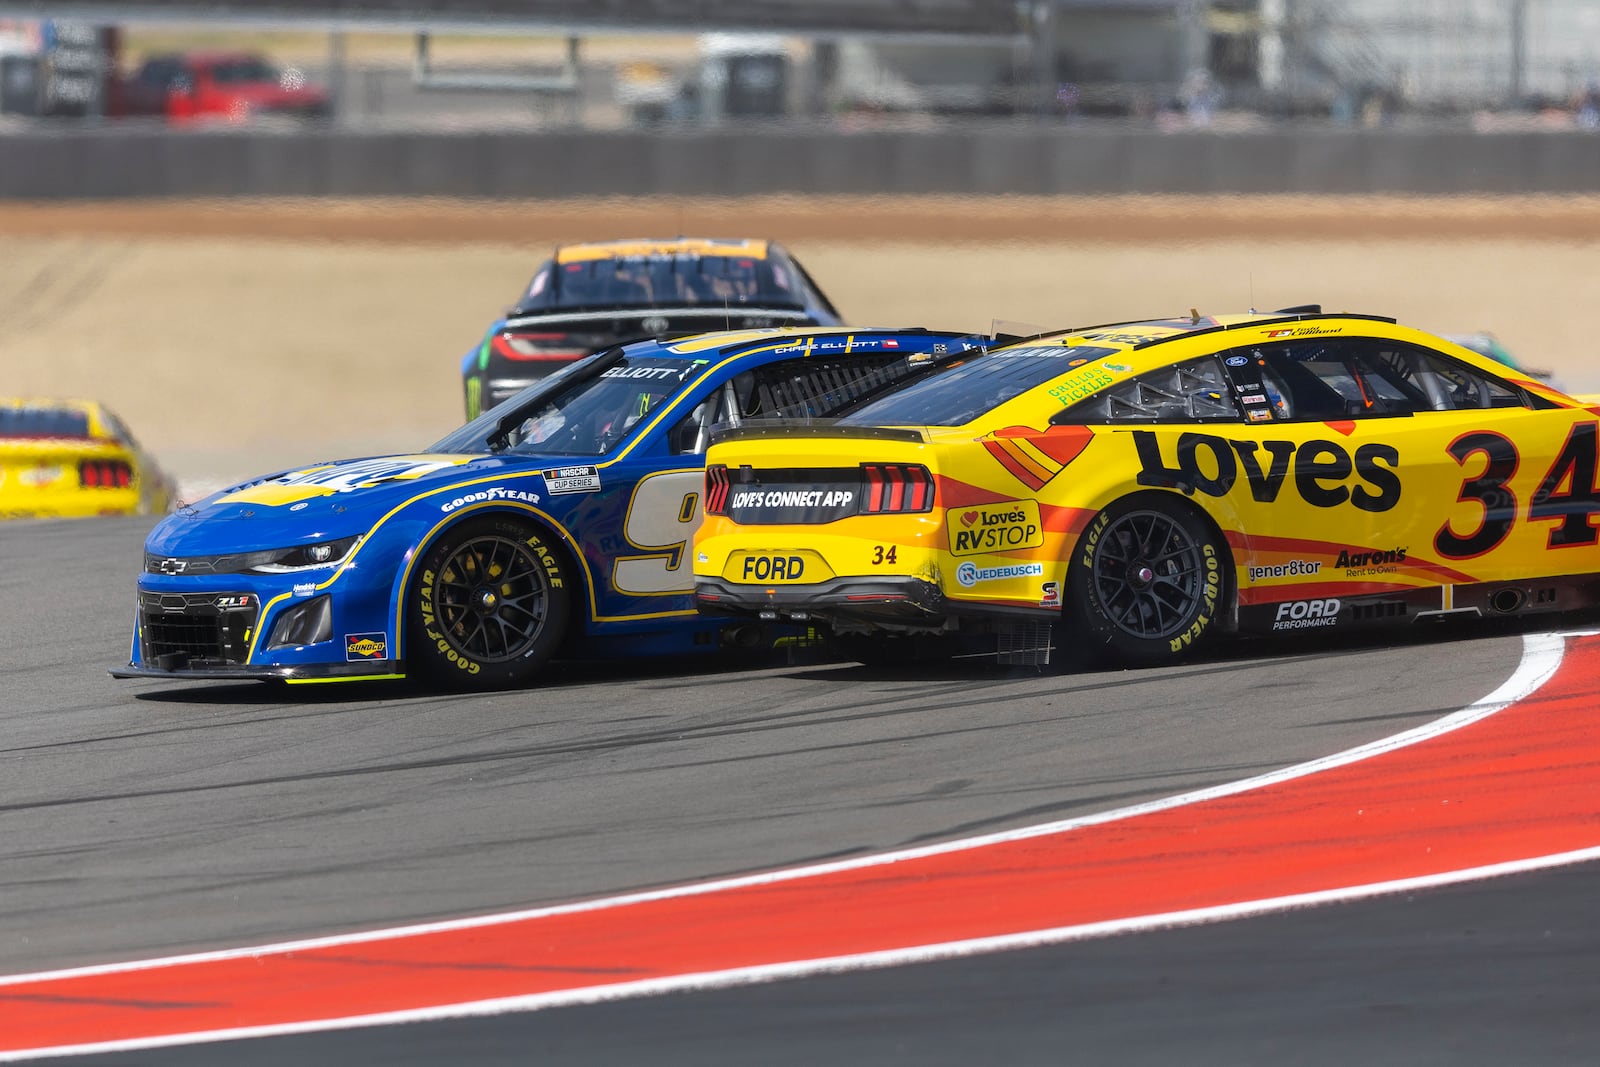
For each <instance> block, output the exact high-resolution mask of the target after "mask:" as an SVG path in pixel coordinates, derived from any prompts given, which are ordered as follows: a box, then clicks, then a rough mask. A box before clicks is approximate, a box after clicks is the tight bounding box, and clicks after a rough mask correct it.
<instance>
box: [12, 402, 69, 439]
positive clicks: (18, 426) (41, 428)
mask: <svg viewBox="0 0 1600 1067" xmlns="http://www.w3.org/2000/svg"><path fill="white" fill-rule="evenodd" d="M88 436H89V416H88V415H86V414H84V413H83V412H81V411H73V410H71V409H70V408H0V437H88Z"/></svg>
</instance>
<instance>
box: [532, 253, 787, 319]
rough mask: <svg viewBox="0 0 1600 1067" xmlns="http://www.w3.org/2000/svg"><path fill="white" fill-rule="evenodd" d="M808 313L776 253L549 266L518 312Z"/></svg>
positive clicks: (662, 255) (689, 255)
mask: <svg viewBox="0 0 1600 1067" xmlns="http://www.w3.org/2000/svg"><path fill="white" fill-rule="evenodd" d="M648 307H717V308H720V307H726V308H728V309H730V310H732V309H736V308H741V307H763V308H782V309H800V308H802V307H804V300H803V298H802V295H801V292H800V282H799V279H798V278H796V277H795V271H794V270H793V268H792V267H791V266H790V265H789V264H788V263H785V262H784V261H782V260H781V259H779V258H777V257H775V256H768V257H764V258H761V257H756V256H703V255H700V254H698V253H693V252H670V253H652V254H649V255H635V256H615V257H611V258H607V259H595V260H584V261H581V262H577V263H557V262H555V261H554V260H551V261H549V262H547V263H545V264H544V265H543V266H541V267H540V268H539V270H538V273H536V274H535V275H534V276H533V281H532V282H530V283H529V285H528V288H527V289H526V290H525V291H524V292H523V293H522V295H521V296H520V297H519V298H518V299H517V304H516V306H515V307H514V308H513V309H512V314H530V313H533V312H547V311H593V310H598V309H604V308H648Z"/></svg>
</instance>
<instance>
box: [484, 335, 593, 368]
mask: <svg viewBox="0 0 1600 1067" xmlns="http://www.w3.org/2000/svg"><path fill="white" fill-rule="evenodd" d="M490 345H491V347H493V349H494V352H495V355H498V356H504V357H505V358H507V359H516V360H524V361H531V362H544V363H571V362H572V361H573V360H576V359H582V358H583V357H584V356H586V355H588V354H589V353H588V350H586V349H584V348H582V347H581V346H577V345H574V344H573V343H572V338H570V337H569V336H567V335H566V334H564V333H513V332H510V331H507V332H506V333H497V334H495V335H494V339H493V340H492V341H491V342H490Z"/></svg>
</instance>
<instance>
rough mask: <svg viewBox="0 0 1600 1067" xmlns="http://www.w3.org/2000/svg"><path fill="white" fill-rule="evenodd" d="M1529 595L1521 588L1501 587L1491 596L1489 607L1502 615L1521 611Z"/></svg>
mask: <svg viewBox="0 0 1600 1067" xmlns="http://www.w3.org/2000/svg"><path fill="white" fill-rule="evenodd" d="M1527 599H1528V595H1527V594H1526V593H1524V592H1523V591H1522V590H1520V589H1501V590H1499V591H1497V592H1496V593H1495V594H1494V595H1493V596H1491V597H1490V598H1489V607H1490V609H1491V610H1493V611H1495V612H1496V613H1498V614H1500V615H1510V614H1512V613H1514V612H1517V611H1520V610H1521V609H1522V605H1523V604H1524V603H1526V602H1527Z"/></svg>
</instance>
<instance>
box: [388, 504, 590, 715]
mask: <svg viewBox="0 0 1600 1067" xmlns="http://www.w3.org/2000/svg"><path fill="white" fill-rule="evenodd" d="M571 590H572V584H571V578H570V575H569V573H568V568H567V566H566V564H565V563H564V561H563V557H562V556H561V554H560V553H559V552H558V551H557V550H556V548H555V546H554V545H553V544H552V543H551V540H550V538H549V537H548V536H547V535H546V534H545V533H543V532H542V531H539V530H536V529H534V528H533V527H531V526H529V525H527V524H526V523H521V522H518V521H516V520H514V519H510V518H504V517H499V518H485V519H477V520H473V521H471V522H465V523H462V524H461V525H459V526H456V527H453V528H452V529H450V530H449V531H447V532H446V533H445V535H444V536H443V537H440V538H439V539H438V540H436V541H434V542H433V543H432V544H431V545H429V546H428V547H427V549H426V550H425V551H424V552H423V554H422V559H421V562H420V563H419V564H418V565H417V576H416V579H415V581H414V582H413V583H412V588H411V594H410V599H411V603H410V606H409V619H410V637H409V640H408V645H409V649H408V653H407V655H408V659H409V663H410V668H411V670H412V672H413V673H414V674H415V675H416V676H417V677H418V678H419V679H420V680H422V681H424V682H427V683H431V684H433V685H436V686H439V687H441V688H447V689H505V688H509V687H512V686H517V685H522V684H525V683H526V682H528V681H529V680H530V679H532V678H533V676H534V675H536V674H537V673H538V672H539V669H540V668H541V667H542V666H544V664H545V662H546V661H547V660H548V659H549V658H550V656H551V655H552V654H553V653H554V652H555V650H556V648H557V647H559V646H560V644H561V642H562V640H563V639H564V638H565V636H566V630H567V620H568V617H569V616H570V614H571V610H572V601H571Z"/></svg>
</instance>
